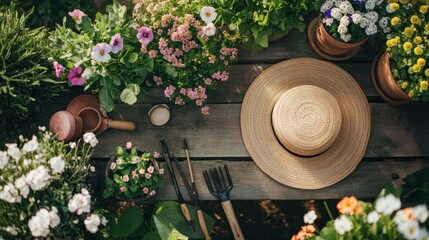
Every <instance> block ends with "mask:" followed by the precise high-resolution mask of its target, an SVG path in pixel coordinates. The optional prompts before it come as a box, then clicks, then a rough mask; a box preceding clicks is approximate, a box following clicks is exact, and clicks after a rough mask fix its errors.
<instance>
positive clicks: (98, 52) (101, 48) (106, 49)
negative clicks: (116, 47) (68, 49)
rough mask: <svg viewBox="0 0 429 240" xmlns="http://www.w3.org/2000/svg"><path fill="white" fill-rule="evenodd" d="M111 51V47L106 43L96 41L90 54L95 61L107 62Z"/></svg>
mask: <svg viewBox="0 0 429 240" xmlns="http://www.w3.org/2000/svg"><path fill="white" fill-rule="evenodd" d="M111 51H112V47H110V45H109V44H107V43H98V44H97V45H95V47H94V48H93V49H92V52H91V56H92V58H93V59H94V60H95V61H97V62H107V61H109V60H110V58H111V57H110V55H109V53H110V52H111Z"/></svg>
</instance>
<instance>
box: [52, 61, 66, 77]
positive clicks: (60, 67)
mask: <svg viewBox="0 0 429 240" xmlns="http://www.w3.org/2000/svg"><path fill="white" fill-rule="evenodd" d="M53 66H54V69H55V76H56V77H57V78H59V77H60V76H61V73H63V72H64V70H66V69H65V68H64V67H63V65H61V64H59V63H58V62H54V64H53Z"/></svg>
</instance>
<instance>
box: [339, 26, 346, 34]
mask: <svg viewBox="0 0 429 240" xmlns="http://www.w3.org/2000/svg"><path fill="white" fill-rule="evenodd" d="M337 32H338V33H339V34H341V35H343V34H346V33H347V26H344V25H342V24H340V25H339V26H338V29H337Z"/></svg>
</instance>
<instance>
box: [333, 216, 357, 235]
mask: <svg viewBox="0 0 429 240" xmlns="http://www.w3.org/2000/svg"><path fill="white" fill-rule="evenodd" d="M334 228H335V231H337V233H338V234H340V235H344V233H346V232H349V231H350V230H352V228H353V223H352V221H350V219H349V218H348V217H347V216H346V215H341V216H340V217H339V218H337V219H335V221H334Z"/></svg>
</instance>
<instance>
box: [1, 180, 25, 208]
mask: <svg viewBox="0 0 429 240" xmlns="http://www.w3.org/2000/svg"><path fill="white" fill-rule="evenodd" d="M0 199H2V200H4V201H6V202H9V203H18V202H21V196H20V195H19V193H18V189H16V188H15V185H13V184H12V183H8V184H7V185H6V186H4V187H3V189H2V190H1V191H0Z"/></svg>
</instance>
